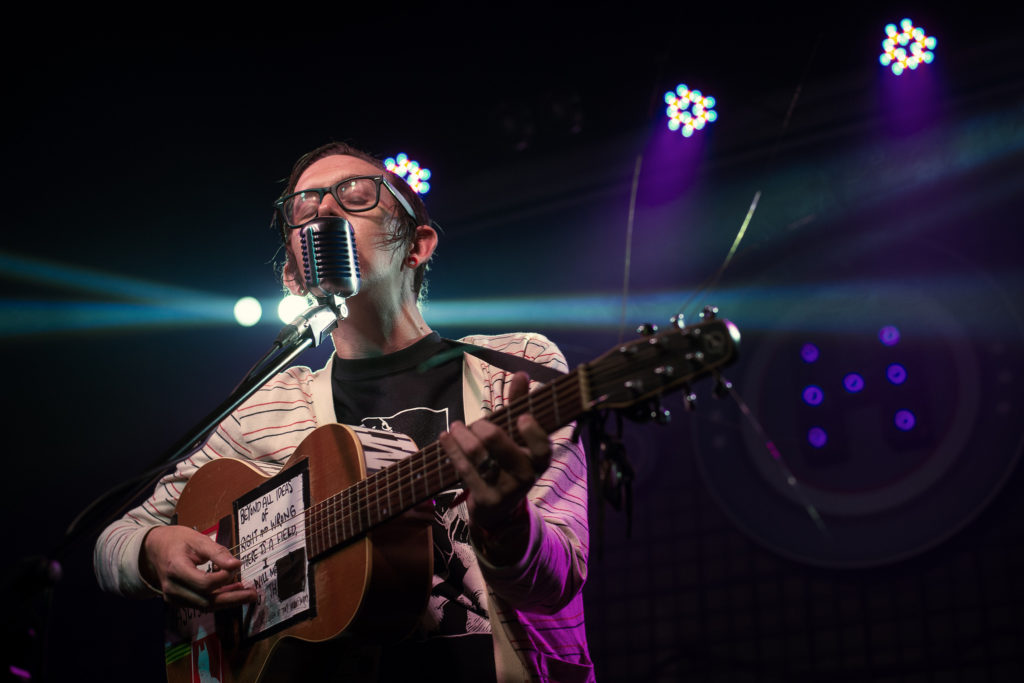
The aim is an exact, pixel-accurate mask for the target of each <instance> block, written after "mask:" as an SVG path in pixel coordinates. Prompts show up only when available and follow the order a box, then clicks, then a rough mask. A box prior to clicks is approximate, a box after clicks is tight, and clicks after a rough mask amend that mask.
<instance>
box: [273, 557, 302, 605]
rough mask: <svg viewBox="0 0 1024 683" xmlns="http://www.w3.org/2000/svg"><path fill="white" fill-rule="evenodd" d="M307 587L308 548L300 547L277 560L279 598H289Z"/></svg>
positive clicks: (282, 599)
mask: <svg viewBox="0 0 1024 683" xmlns="http://www.w3.org/2000/svg"><path fill="white" fill-rule="evenodd" d="M305 587H306V550H305V549H304V548H299V549H298V550H295V551H293V552H290V553H288V554H287V555H285V556H284V557H282V558H281V559H280V560H278V561H277V599H278V600H279V601H284V600H287V599H288V598H290V597H292V596H293V595H298V594H299V593H301V592H302V591H303V589H304V588H305Z"/></svg>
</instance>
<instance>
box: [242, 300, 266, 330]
mask: <svg viewBox="0 0 1024 683" xmlns="http://www.w3.org/2000/svg"><path fill="white" fill-rule="evenodd" d="M262 316H263V307H262V306H260V302H259V301H257V300H256V299H254V298H252V297H251V296H243V297H242V298H241V299H239V300H238V302H237V303H235V320H237V321H238V324H239V325H241V326H242V327H252V326H253V325H255V324H256V323H258V322H259V321H260V318H261V317H262Z"/></svg>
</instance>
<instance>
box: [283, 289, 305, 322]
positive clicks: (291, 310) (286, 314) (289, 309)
mask: <svg viewBox="0 0 1024 683" xmlns="http://www.w3.org/2000/svg"><path fill="white" fill-rule="evenodd" d="M307 308H309V301H308V300H307V299H306V297H304V296H295V295H294V294H289V295H288V296H286V297H285V298H283V299H281V303H279V304H278V305H277V317H279V318H280V319H281V322H283V323H290V322H291V321H293V320H295V317H296V316H298V315H299V314H301V313H302V312H303V311H305V310H306V309H307Z"/></svg>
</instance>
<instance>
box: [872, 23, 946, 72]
mask: <svg viewBox="0 0 1024 683" xmlns="http://www.w3.org/2000/svg"><path fill="white" fill-rule="evenodd" d="M885 35H886V38H885V39H884V40H882V54H880V55H879V56H878V61H879V62H881V64H882V66H888V67H890V68H891V69H892V72H893V73H894V74H896V75H897V76H899V75H900V74H901V73H903V72H904V70H906V69H911V70H913V69H916V68H917V67H918V66H920V65H921V64H931V63H932V62H933V61H934V60H935V53H934V52H933V50H934V49H935V46H936V45H937V44H938V41H937V40H936V39H935V36H929V35H926V34H925V32H924V29H923V28H921V27H920V26H914V22H912V21H911V20H910V19H904V20H902V21H901V22H900V25H899V27H897V26H896V24H887V25H886V27H885ZM908 51H909V52H908Z"/></svg>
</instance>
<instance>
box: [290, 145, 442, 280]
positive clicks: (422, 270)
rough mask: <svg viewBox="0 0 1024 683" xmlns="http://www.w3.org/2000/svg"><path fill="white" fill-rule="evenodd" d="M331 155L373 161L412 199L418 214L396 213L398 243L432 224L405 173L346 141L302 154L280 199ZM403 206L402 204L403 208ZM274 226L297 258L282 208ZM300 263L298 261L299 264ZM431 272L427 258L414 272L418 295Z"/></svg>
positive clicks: (399, 190)
mask: <svg viewBox="0 0 1024 683" xmlns="http://www.w3.org/2000/svg"><path fill="white" fill-rule="evenodd" d="M331 156H350V157H355V158H357V159H362V160H363V161H365V162H367V163H369V164H372V165H374V166H376V167H377V168H379V169H380V171H381V173H382V174H383V175H384V176H385V177H387V179H388V182H389V183H391V186H392V187H394V188H395V190H397V191H398V192H399V193H401V195H402V197H404V198H405V200H406V201H407V202H409V206H411V207H412V210H413V213H415V214H416V217H415V218H413V217H412V216H409V214H407V213H406V212H405V211H404V210H399V211H396V212H395V214H394V215H393V216H392V219H393V220H394V221H395V223H396V230H395V233H394V235H393V237H392V239H391V241H392V243H393V244H395V245H399V246H400V245H403V244H412V241H413V239H414V238H415V236H416V228H417V227H419V226H421V225H430V224H431V221H430V214H428V213H427V207H426V206H425V205H424V204H423V199H422V198H421V197H420V195H419V193H417V192H416V191H414V190H413V189H412V188H411V187H409V184H408V183H406V182H405V181H404V180H403V179H402V178H401V176H399V175H397V174H395V173H392V172H391V171H388V170H387V169H386V168H385V167H384V162H382V161H381V160H380V159H378V158H376V157H375V156H373V155H371V154H368V153H367V152H364V151H363V150H361V149H356V148H355V147H353V146H351V145H349V144H347V143H344V142H328V143H327V144H326V145H321V146H319V147H317V148H316V149H314V150H313V151H311V152H307V153H306V154H303V155H302V156H301V157H299V159H298V161H296V162H295V165H294V166H293V167H292V172H291V175H289V176H288V183H287V185H285V188H284V190H283V191H282V192H281V196H280V197H278V199H279V200H280V199H283V198H284V197H287V196H288V195H290V194H291V193H292V192H294V191H295V185H296V184H297V183H298V182H299V176H301V175H302V173H303V172H304V171H305V170H306V169H307V168H309V167H310V166H312V165H313V164H314V163H315V162H317V161H319V160H321V159H324V158H326V157H331ZM399 208H401V207H399ZM271 225H272V226H273V227H274V229H275V230H276V231H277V233H278V235H280V236H281V240H282V241H283V242H284V244H285V249H286V250H287V252H288V255H287V258H288V259H294V258H295V255H294V254H292V253H291V250H290V249H288V239H287V231H288V225H287V223H286V222H285V220H284V217H283V216H282V215H281V214H280V212H278V211H276V210H275V211H274V217H273V219H272V221H271ZM296 266H297V264H296ZM426 273H427V261H424V262H423V263H421V264H420V265H419V266H417V268H416V272H415V273H414V275H413V283H412V293H413V294H415V295H416V297H417V299H418V298H419V296H420V290H421V289H422V287H423V280H424V277H425V276H426Z"/></svg>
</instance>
